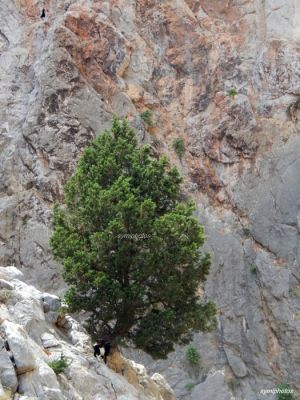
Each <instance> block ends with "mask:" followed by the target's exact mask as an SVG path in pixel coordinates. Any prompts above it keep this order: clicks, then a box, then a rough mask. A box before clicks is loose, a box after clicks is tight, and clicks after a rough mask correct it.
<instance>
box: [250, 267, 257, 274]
mask: <svg viewBox="0 0 300 400" xmlns="http://www.w3.org/2000/svg"><path fill="white" fill-rule="evenodd" d="M250 272H251V274H253V275H256V274H257V268H256V266H255V265H251V268H250Z"/></svg>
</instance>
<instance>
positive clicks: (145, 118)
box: [140, 110, 153, 127]
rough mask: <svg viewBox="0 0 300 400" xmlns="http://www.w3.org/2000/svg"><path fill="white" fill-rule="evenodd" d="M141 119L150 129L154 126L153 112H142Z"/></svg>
mask: <svg viewBox="0 0 300 400" xmlns="http://www.w3.org/2000/svg"><path fill="white" fill-rule="evenodd" d="M140 117H141V118H142V120H143V121H144V122H145V124H146V125H148V126H149V127H151V126H153V121H152V111H151V110H146V111H144V112H142V113H141V115H140Z"/></svg>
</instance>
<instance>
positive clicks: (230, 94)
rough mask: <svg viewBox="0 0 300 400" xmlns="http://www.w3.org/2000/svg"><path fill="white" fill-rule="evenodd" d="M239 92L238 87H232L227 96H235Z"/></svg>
mask: <svg viewBox="0 0 300 400" xmlns="http://www.w3.org/2000/svg"><path fill="white" fill-rule="evenodd" d="M237 94H238V92H237V90H236V88H232V89H230V90H229V91H228V92H227V96H229V97H235V96H236V95H237Z"/></svg>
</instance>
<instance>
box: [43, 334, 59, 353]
mask: <svg viewBox="0 0 300 400" xmlns="http://www.w3.org/2000/svg"><path fill="white" fill-rule="evenodd" d="M41 341H42V344H43V347H44V348H45V349H48V348H50V347H57V346H59V342H58V340H57V339H56V337H55V336H54V335H52V334H51V333H47V332H46V333H43V334H42V336H41Z"/></svg>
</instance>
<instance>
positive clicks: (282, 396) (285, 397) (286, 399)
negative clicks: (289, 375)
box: [276, 383, 297, 400]
mask: <svg viewBox="0 0 300 400" xmlns="http://www.w3.org/2000/svg"><path fill="white" fill-rule="evenodd" d="M277 389H279V390H282V391H288V392H290V391H291V387H290V385H289V384H288V383H281V384H280V385H278V386H277ZM276 399H277V400H297V397H296V396H295V395H294V394H293V393H277V394H276Z"/></svg>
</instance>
